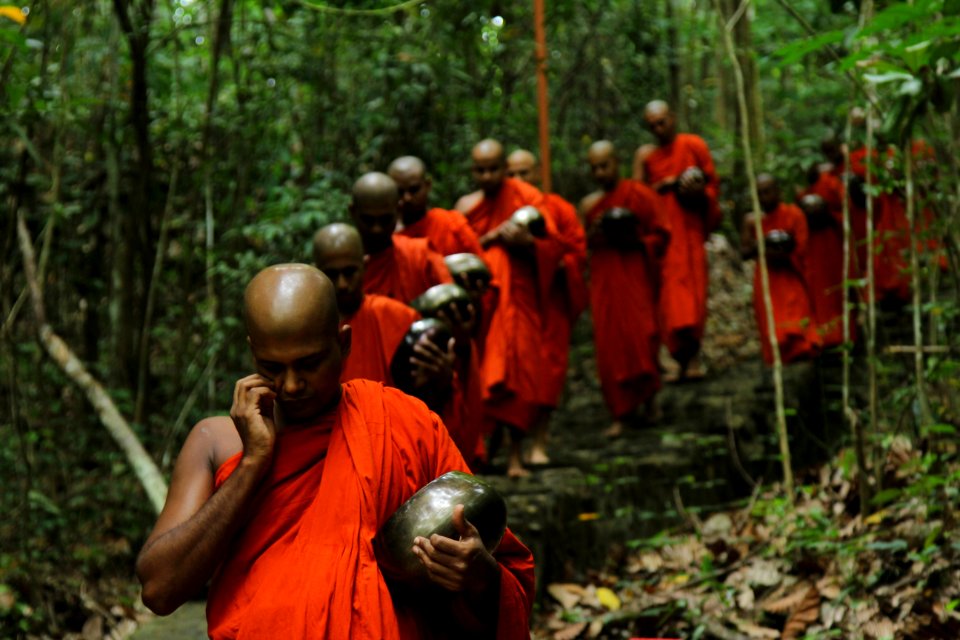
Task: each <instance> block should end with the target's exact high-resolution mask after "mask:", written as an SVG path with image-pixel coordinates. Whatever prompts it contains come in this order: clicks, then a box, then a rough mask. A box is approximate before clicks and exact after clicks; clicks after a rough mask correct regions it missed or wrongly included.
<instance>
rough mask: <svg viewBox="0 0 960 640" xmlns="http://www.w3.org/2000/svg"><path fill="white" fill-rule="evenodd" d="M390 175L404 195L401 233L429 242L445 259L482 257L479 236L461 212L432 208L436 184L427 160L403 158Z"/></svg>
mask: <svg viewBox="0 0 960 640" xmlns="http://www.w3.org/2000/svg"><path fill="white" fill-rule="evenodd" d="M387 175H389V176H390V177H391V178H393V181H394V182H395V183H397V190H398V191H399V194H400V223H399V224H398V225H397V231H396V232H397V233H399V234H400V235H403V236H406V237H408V238H426V239H427V241H428V242H429V243H430V248H431V249H433V250H434V251H436V252H437V253H439V254H440V255H442V256H449V255H452V254H454V253H472V254H474V255H478V256H482V255H483V249H482V248H481V247H480V241H479V240H478V239H477V234H476V233H474V231H473V229H471V228H470V225H469V224H467V219H466V218H464V217H463V214H462V213H460V212H459V211H448V210H447V209H441V208H439V207H431V208H428V203H429V202H430V190H431V188H432V187H433V180H432V179H431V178H430V175H429V174H428V173H427V168H426V165H424V164H423V160H421V159H420V158H417V157H415V156H402V157H400V158H397V159H396V160H394V161H393V162H391V163H390V166H389V168H387Z"/></svg>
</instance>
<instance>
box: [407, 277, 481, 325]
mask: <svg viewBox="0 0 960 640" xmlns="http://www.w3.org/2000/svg"><path fill="white" fill-rule="evenodd" d="M451 305H455V306H456V307H457V310H458V311H459V312H460V315H461V316H462V317H466V316H468V315H469V314H470V312H469V309H468V308H467V307H468V306H469V305H470V294H469V293H467V290H466V289H464V288H463V287H461V286H460V285H458V284H437V285H434V286H432V287H430V288H429V289H427V290H426V291H424V292H423V293H421V294H420V295H419V296H417V297H416V298H414V299H413V301H411V302H410V306H411V307H413V308H414V309H416V310H417V311H419V312H420V315H422V316H424V317H425V318H432V317H434V316H436V315H437V314H438V313H439V312H440V311H443V310H444V309H447V308H449V307H450V306H451Z"/></svg>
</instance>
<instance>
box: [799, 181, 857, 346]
mask: <svg viewBox="0 0 960 640" xmlns="http://www.w3.org/2000/svg"><path fill="white" fill-rule="evenodd" d="M807 192H808V193H812V194H816V195H819V196H820V197H821V198H823V200H824V202H825V203H826V206H827V211H828V212H829V214H830V219H829V220H828V221H826V222H824V223H823V224H821V225H818V226H808V231H809V240H808V242H807V252H806V256H805V258H804V261H803V276H804V279H805V280H806V283H807V289H808V292H809V294H810V301H811V303H812V304H813V315H814V318H815V319H816V322H817V330H818V331H819V332H820V339H821V342H822V346H824V347H836V346H839V345H841V344H843V210H842V208H843V183H842V182H841V181H840V180H839V179H838V178H837V177H836V176H835V175H833V174H832V173H830V172H823V173H821V174H820V176H819V177H818V178H817V182H815V183H814V184H813V186H811V187H810V189H808V190H807ZM864 229H866V227H864ZM853 260H854V256H853V255H852V254H851V264H850V268H849V270H848V271H849V277H850V278H854V277H856V269H855V267H856V265H854V264H853ZM848 314H849V316H850V322H849V325H850V339H851V340H856V335H857V324H856V321H855V319H854V317H853V316H854V312H853V307H852V305H851V308H850V309H849V311H848Z"/></svg>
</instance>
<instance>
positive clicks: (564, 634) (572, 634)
mask: <svg viewBox="0 0 960 640" xmlns="http://www.w3.org/2000/svg"><path fill="white" fill-rule="evenodd" d="M586 628H587V623H586V622H574V623H573V624H568V625H567V626H566V627H565V628H563V629H561V630H560V631H557V632H556V633H554V634H553V640H573V639H574V638H577V637H579V636H580V634H581V633H583V630H584V629H586Z"/></svg>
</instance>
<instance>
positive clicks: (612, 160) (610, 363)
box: [580, 140, 670, 437]
mask: <svg viewBox="0 0 960 640" xmlns="http://www.w3.org/2000/svg"><path fill="white" fill-rule="evenodd" d="M587 160H588V161H589V163H590V171H591V173H592V175H593V178H594V180H596V182H597V183H598V184H599V185H600V190H598V191H595V192H594V193H591V194H590V195H588V196H586V197H585V198H584V199H583V200H582V201H581V202H580V215H581V216H582V217H583V220H584V226H586V228H587V230H588V231H587V233H588V238H589V242H590V301H591V309H592V313H593V338H594V343H595V344H596V351H597V371H598V373H599V374H600V389H601V390H602V391H603V398H604V400H605V401H606V403H607V408H608V409H609V410H610V414H611V415H612V416H613V423H612V424H611V426H610V428H609V429H607V430H606V431H605V434H606V435H607V436H610V437H615V436H618V435H620V434H621V433H622V432H623V428H624V422H625V421H626V420H627V419H629V418H630V417H631V416H632V415H633V414H635V413H636V411H637V409H638V408H639V407H640V406H641V405H644V404H647V405H648V407H647V409H648V411H647V413H648V416H647V417H648V418H652V417H653V413H654V410H653V398H654V396H655V394H656V392H657V390H658V389H659V388H660V371H659V368H658V365H657V352H658V351H659V349H660V331H659V327H658V325H657V283H658V279H659V271H660V266H659V261H660V259H661V258H662V257H663V253H664V251H665V249H666V246H667V243H668V242H669V240H670V231H669V224H668V222H667V220H666V215H665V211H664V209H663V207H662V205H661V201H660V200H659V199H658V198H657V196H656V194H655V193H654V192H653V191H652V190H651V189H650V188H649V187H647V186H646V185H644V184H643V183H641V182H638V181H636V180H627V179H622V178H621V177H620V163H619V160H618V158H617V152H616V149H615V148H614V145H613V143H611V142H609V141H607V140H600V141H598V142H595V143H593V144H592V145H591V146H590V150H589V152H588V155H587ZM615 207H619V208H623V209H627V210H629V211H630V212H631V213H632V214H633V216H634V220H633V221H632V224H631V225H630V228H629V229H626V230H624V229H616V230H612V231H613V233H611V232H608V231H604V228H603V225H604V214H605V213H606V212H607V211H608V210H610V209H613V208H615Z"/></svg>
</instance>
